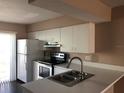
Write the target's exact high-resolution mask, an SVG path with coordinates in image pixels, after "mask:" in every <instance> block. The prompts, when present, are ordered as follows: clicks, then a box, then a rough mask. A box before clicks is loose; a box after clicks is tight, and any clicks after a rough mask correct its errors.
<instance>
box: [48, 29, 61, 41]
mask: <svg viewBox="0 0 124 93" xmlns="http://www.w3.org/2000/svg"><path fill="white" fill-rule="evenodd" d="M46 40H47V41H48V42H60V29H59V28H56V29H51V30H47V31H46Z"/></svg>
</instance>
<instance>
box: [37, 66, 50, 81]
mask: <svg viewBox="0 0 124 93" xmlns="http://www.w3.org/2000/svg"><path fill="white" fill-rule="evenodd" d="M38 69H39V70H38V79H43V78H46V77H49V76H52V66H50V65H45V64H40V65H39V67H38Z"/></svg>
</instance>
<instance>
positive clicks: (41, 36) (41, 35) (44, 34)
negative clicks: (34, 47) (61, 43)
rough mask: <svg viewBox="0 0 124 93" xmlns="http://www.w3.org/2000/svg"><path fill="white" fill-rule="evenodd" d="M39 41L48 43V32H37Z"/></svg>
mask: <svg viewBox="0 0 124 93" xmlns="http://www.w3.org/2000/svg"><path fill="white" fill-rule="evenodd" d="M37 39H39V40H43V41H46V31H39V32H37Z"/></svg>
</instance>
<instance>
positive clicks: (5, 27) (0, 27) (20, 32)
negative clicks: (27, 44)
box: [0, 22, 27, 38]
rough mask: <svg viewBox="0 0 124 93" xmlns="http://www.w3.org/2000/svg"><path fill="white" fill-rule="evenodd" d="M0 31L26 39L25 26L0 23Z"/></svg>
mask: <svg viewBox="0 0 124 93" xmlns="http://www.w3.org/2000/svg"><path fill="white" fill-rule="evenodd" d="M0 31H1V32H4V31H12V32H16V33H17V38H27V32H26V26H25V25H21V24H13V23H5V22H0Z"/></svg>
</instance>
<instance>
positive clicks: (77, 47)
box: [73, 23, 95, 53]
mask: <svg viewBox="0 0 124 93" xmlns="http://www.w3.org/2000/svg"><path fill="white" fill-rule="evenodd" d="M90 25H91V24H89V23H88V24H82V25H77V26H73V52H78V53H92V52H94V48H93V47H94V45H93V44H94V42H93V40H94V39H95V38H94V37H93V35H94V34H93V33H94V29H93V28H92V29H91V26H90ZM91 48H93V50H92V49H91Z"/></svg>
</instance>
